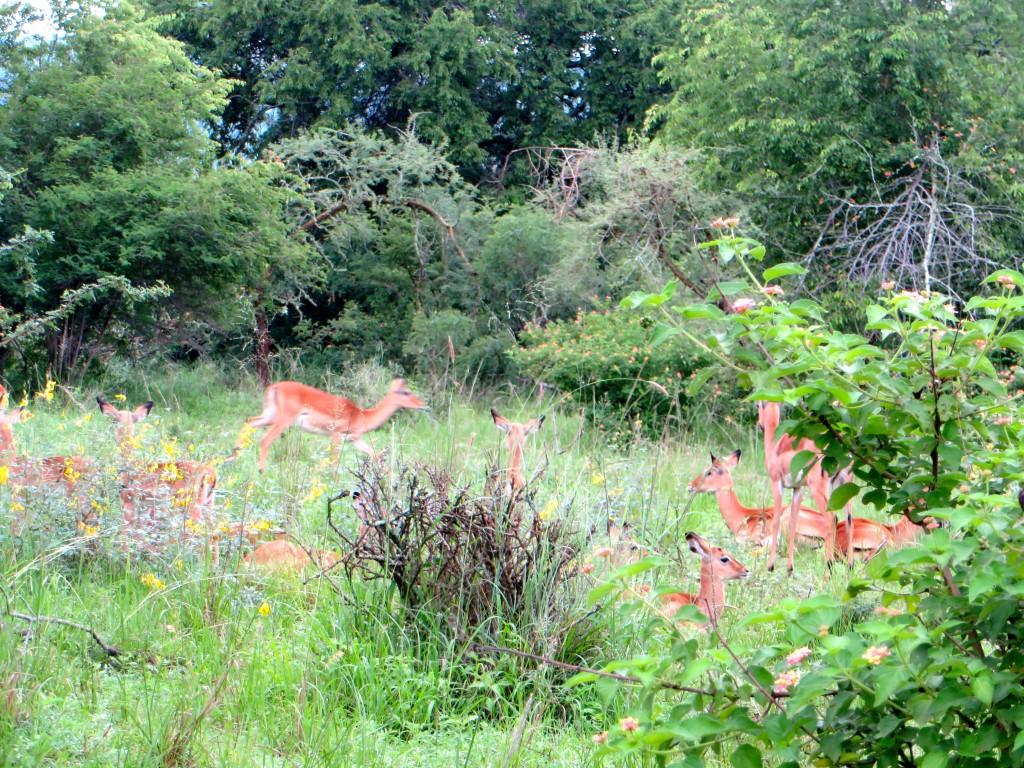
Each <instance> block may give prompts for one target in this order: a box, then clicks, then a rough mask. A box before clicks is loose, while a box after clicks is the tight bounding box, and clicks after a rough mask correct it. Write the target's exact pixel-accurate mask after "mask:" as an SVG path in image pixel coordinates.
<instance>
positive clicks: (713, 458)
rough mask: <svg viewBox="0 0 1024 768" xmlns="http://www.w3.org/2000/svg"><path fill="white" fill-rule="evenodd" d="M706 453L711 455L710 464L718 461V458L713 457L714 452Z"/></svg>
mask: <svg viewBox="0 0 1024 768" xmlns="http://www.w3.org/2000/svg"><path fill="white" fill-rule="evenodd" d="M708 455H709V456H711V463H712V464H717V463H718V459H716V458H715V454H713V453H710V452H709V453H708Z"/></svg>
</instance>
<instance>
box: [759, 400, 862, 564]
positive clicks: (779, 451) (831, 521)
mask: <svg viewBox="0 0 1024 768" xmlns="http://www.w3.org/2000/svg"><path fill="white" fill-rule="evenodd" d="M780 419H781V417H780V412H779V404H778V403H767V402H759V403H758V404H757V425H758V427H760V429H761V430H762V431H763V433H764V461H765V467H766V469H767V470H768V476H769V478H770V479H771V487H772V500H773V501H774V503H775V504H774V506H775V516H774V517H773V519H772V538H771V542H770V545H769V555H768V570H769V571H772V570H774V569H775V557H776V553H777V549H778V541H779V532H780V527H781V524H782V518H783V515H782V508H783V491H784V489H786V488H789V489H791V490H792V491H793V503H792V506H791V509H792V510H796V509H798V508H799V506H800V499H801V497H802V495H803V490H804V488H805V487H806V488H808V489H810V491H811V495H812V496H813V498H814V504H815V506H817V507H818V509H819V511H820V512H821V513H822V515H824V516H825V520H826V521H827V522H828V535H827V536H826V537H825V558H826V559H827V560H828V562H830V563H831V562H832V560H833V558H834V555H835V529H836V520H835V515H833V514H832V513H831V512H829V511H828V499H829V496H830V495H831V493H832V485H833V484H834V482H836V481H838V480H843V481H845V480H846V479H847V478H848V477H849V474H848V469H844V470H842V471H841V472H839V473H837V476H836V478H833V477H831V476H830V475H829V474H828V473H826V472H825V471H824V470H823V469H822V467H821V459H822V454H821V451H819V450H818V447H817V446H816V445H815V444H814V442H813V441H811V440H808V439H806V438H804V439H801V440H800V441H798V442H797V441H794V440H793V438H792V437H791V436H790V435H788V434H785V433H783V434H782V435H780V436H779V437H778V439H776V436H775V433H776V430H777V429H778V426H779V421H780ZM804 451H809V452H811V453H812V454H814V455H813V457H812V459H811V461H810V462H809V463H808V464H807V465H805V466H804V468H803V469H802V470H800V472H799V473H798V475H796V476H794V475H793V460H794V459H795V458H796V456H797V454H799V453H801V452H804ZM846 519H847V520H850V519H851V508H850V505H849V504H847V505H846ZM795 525H796V517H794V516H793V515H790V518H789V547H788V556H787V561H786V572H787V573H792V572H793V556H794V545H795V537H796V532H795Z"/></svg>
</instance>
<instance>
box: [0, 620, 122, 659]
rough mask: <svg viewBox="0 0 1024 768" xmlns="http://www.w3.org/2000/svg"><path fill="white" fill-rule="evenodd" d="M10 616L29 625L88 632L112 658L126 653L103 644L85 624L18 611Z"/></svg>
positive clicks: (115, 647)
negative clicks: (53, 625) (59, 627)
mask: <svg viewBox="0 0 1024 768" xmlns="http://www.w3.org/2000/svg"><path fill="white" fill-rule="evenodd" d="M10 616H11V617H12V618H15V619H20V620H21V621H27V622H28V623H29V624H58V625H60V626H62V627H71V628H72V629H77V630H80V631H82V632H87V633H88V634H89V635H91V636H92V639H93V640H95V641H96V644H97V645H98V646H99V647H100V648H102V649H103V652H104V653H106V654H107V656H110V657H111V658H118V657H119V656H121V655H122V654H123V653H124V651H122V650H121V649H120V648H118V647H117V646H116V645H110V644H108V643H105V642H103V638H102V637H100V636H99V635H98V634H97V633H96V630H95V629H93V628H92V627H87V626H86V625H85V624H79V623H78V622H75V621H68V620H67V619H60V618H57V617H56V616H31V615H29V614H27V613H18V612H17V611H11V612H10Z"/></svg>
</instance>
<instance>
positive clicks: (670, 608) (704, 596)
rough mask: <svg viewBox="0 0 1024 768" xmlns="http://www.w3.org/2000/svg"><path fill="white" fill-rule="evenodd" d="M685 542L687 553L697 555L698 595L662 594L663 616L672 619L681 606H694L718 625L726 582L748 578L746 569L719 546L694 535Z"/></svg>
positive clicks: (686, 593)
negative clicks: (714, 545)
mask: <svg viewBox="0 0 1024 768" xmlns="http://www.w3.org/2000/svg"><path fill="white" fill-rule="evenodd" d="M686 543H687V544H689V546H690V551H691V552H693V553H695V554H697V555H699V556H700V559H701V564H700V586H699V588H698V591H697V594H693V593H692V592H673V593H670V594H667V595H662V596H661V600H662V603H663V605H664V610H665V613H666V615H668V616H669V617H672V616H674V615H675V614H676V612H677V611H678V610H679V609H680V608H682V607H683V606H684V605H693V606H696V608H697V610H698V611H700V612H701V613H703V614H704V615H705V616H707V617H708V619H710V621H711V625H715V624H717V623H718V617H719V616H720V615H721V614H722V609H723V608H724V607H725V583H724V582H726V581H729V580H731V579H745V578H747V575H748V573H749V572H748V571H747V569H746V568H745V567H744V566H743V565H741V564H740V563H738V562H737V561H736V560H735V558H733V557H732V555H730V554H729V553H728V552H726V551H725V550H724V549H722V548H721V547H712V546H711V545H709V544H708V543H707V542H706V541H704V539H702V538H701V537H700V536H698V535H697V534H696V533H688V534H686Z"/></svg>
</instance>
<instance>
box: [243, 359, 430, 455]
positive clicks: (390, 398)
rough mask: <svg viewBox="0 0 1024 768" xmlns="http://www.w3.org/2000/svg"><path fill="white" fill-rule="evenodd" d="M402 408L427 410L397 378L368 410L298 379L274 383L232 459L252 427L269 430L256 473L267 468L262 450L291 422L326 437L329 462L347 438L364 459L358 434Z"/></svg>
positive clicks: (363, 444) (363, 445)
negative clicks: (329, 447)
mask: <svg viewBox="0 0 1024 768" xmlns="http://www.w3.org/2000/svg"><path fill="white" fill-rule="evenodd" d="M403 408H408V409H410V410H419V411H421V410H426V409H427V406H426V405H425V404H424V403H423V401H422V400H420V399H419V398H418V397H416V395H414V394H413V393H412V392H410V391H409V390H408V389H407V388H406V386H405V381H403V380H402V379H395V380H394V381H392V382H391V389H390V390H388V393H387V394H386V395H385V396H384V398H383V399H382V400H381V401H380V402H379V403H377V405H375V406H374V407H373V408H366V409H363V408H360V407H359V406H358V405H356V404H355V403H353V402H352V401H351V400H347V399H345V398H344V397H339V396H337V395H332V394H330V393H328V392H324V391H323V390H320V389H316V388H315V387H310V386H307V385H306V384H300V383H299V382H297V381H279V382H277V383H276V384H271V385H270V386H269V387H267V389H266V391H265V392H264V393H263V412H262V413H260V415H259V416H253V417H252V418H251V419H247V420H246V422H245V426H244V427H243V428H242V433H241V434H240V435H239V437H238V442H237V443H236V444H235V450H234V451H233V452H232V454H231V458H232V459H235V458H237V457H238V455H239V454H240V453H241V452H242V449H243V448H244V447H245V444H246V441H247V438H248V434H249V432H251V431H252V430H253V429H255V428H256V427H268V429H267V432H266V434H265V435H263V437H262V439H261V440H260V457H259V469H260V472H263V470H264V469H265V467H266V464H267V452H268V451H269V450H270V446H271V444H273V442H274V441H275V440H277V438H279V437H280V436H281V433H283V432H284V431H285V430H286V429H288V427H290V426H292V425H293V424H294V425H296V426H297V427H298V428H299V429H301V430H304V431H306V432H313V433H315V434H318V435H330V436H331V440H332V442H333V444H334V445H333V452H334V460H335V461H337V460H338V445H339V444H340V443H341V441H342V440H347V441H348V442H350V443H352V445H354V446H355V447H356V448H358V449H359V450H361V451H362V452H363V453H365V454H367V455H368V456H373V455H374V452H373V449H372V448H371V447H370V446H369V445H367V444H366V442H365V441H364V440H363V436H364V435H365V434H366V433H368V432H372V431H373V430H375V429H379V428H380V427H382V426H383V425H384V423H385V422H386V421H387V420H388V419H390V418H391V416H392V415H393V414H394V413H395V412H396V411H399V410H401V409H403Z"/></svg>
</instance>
